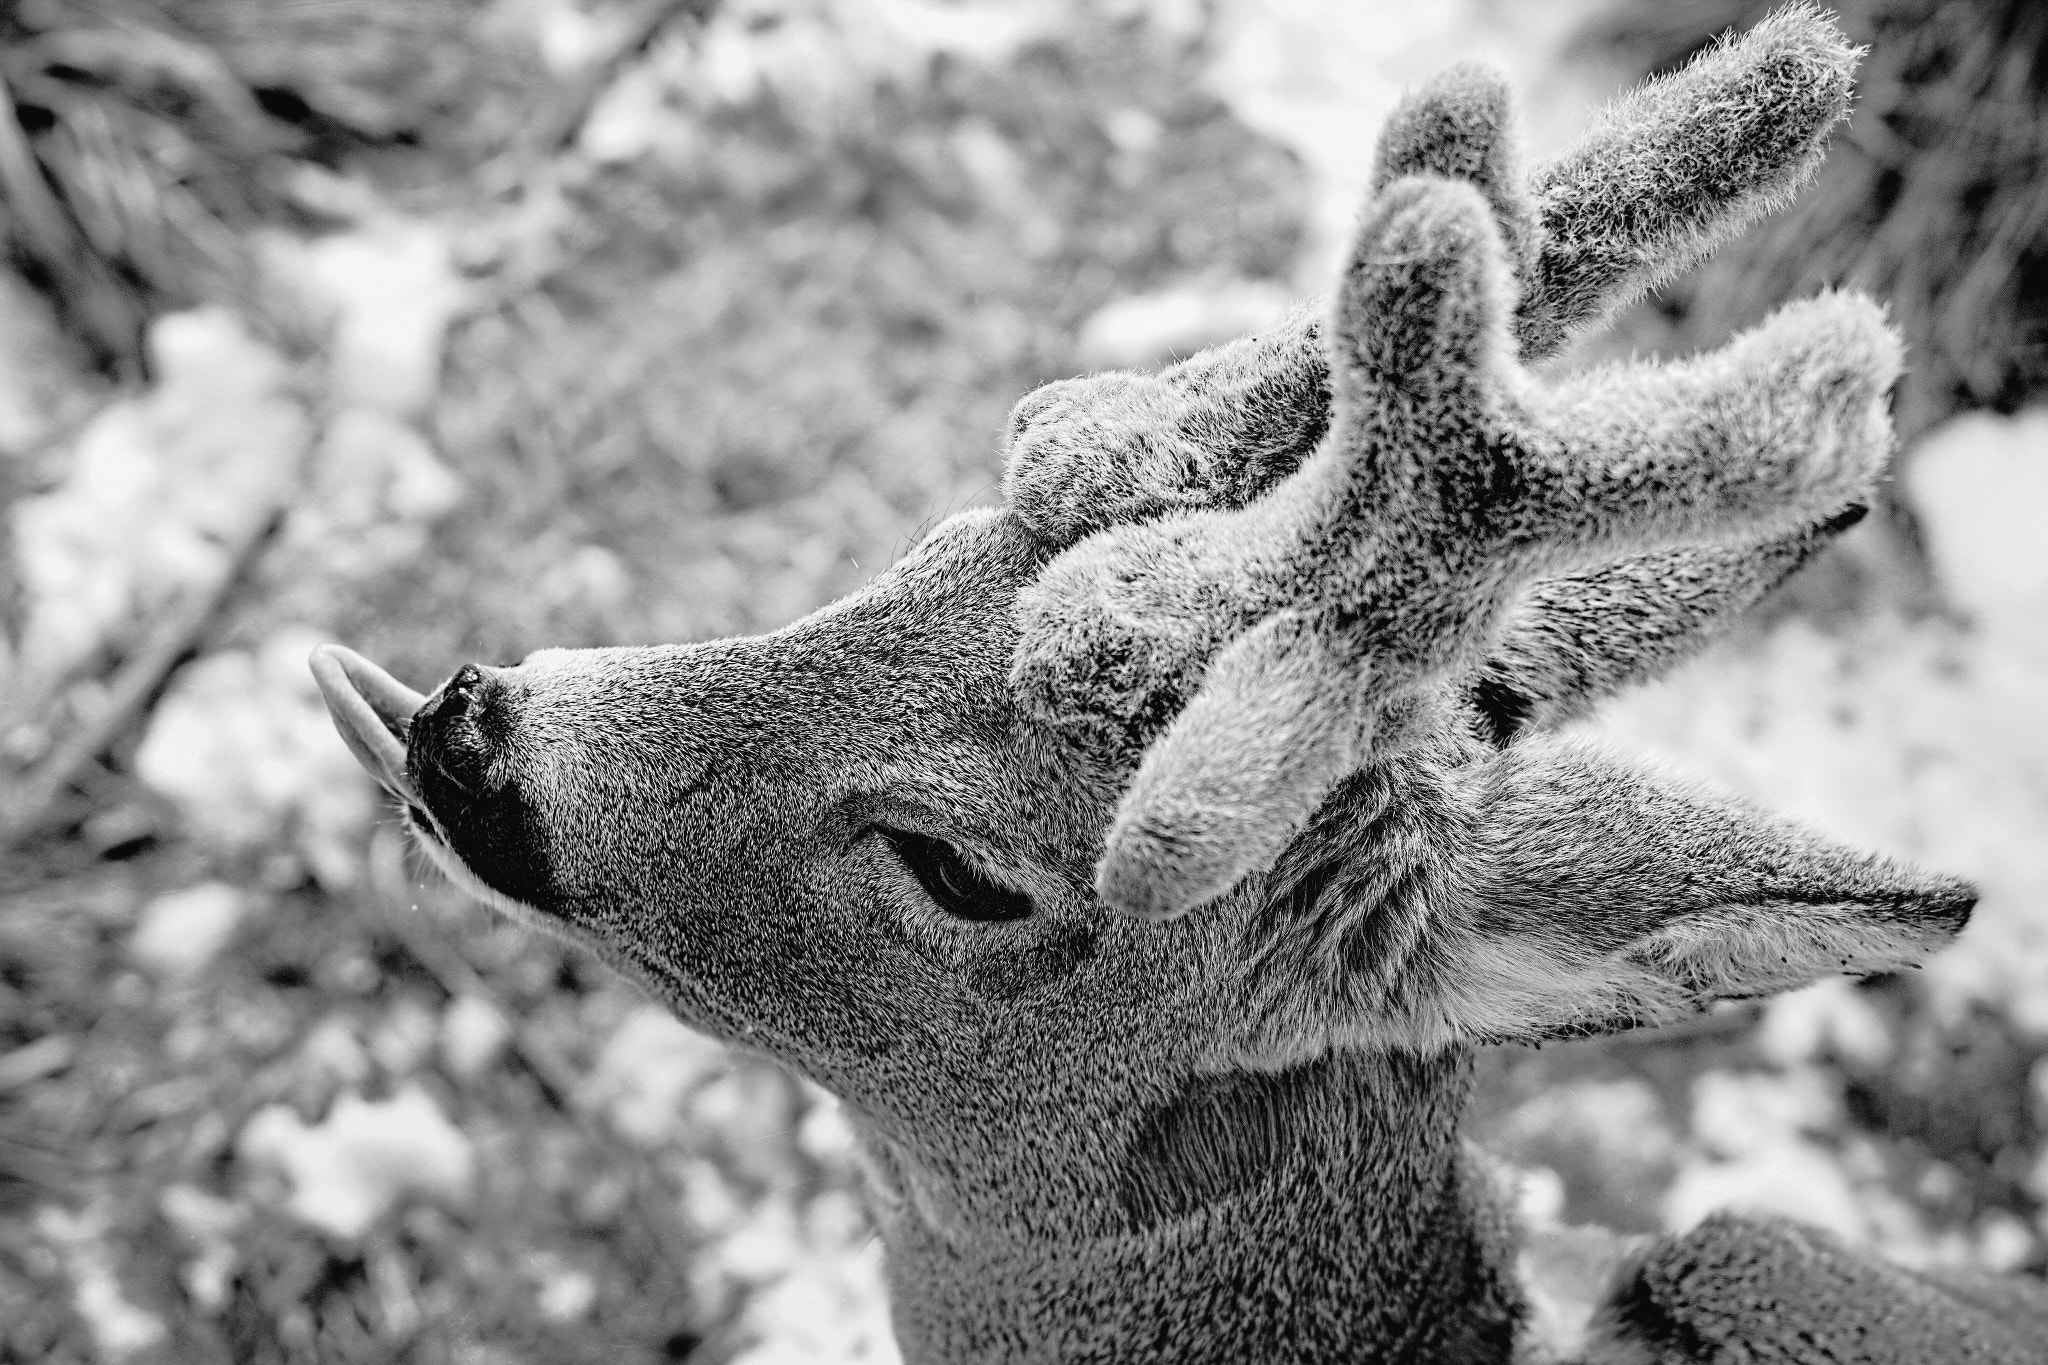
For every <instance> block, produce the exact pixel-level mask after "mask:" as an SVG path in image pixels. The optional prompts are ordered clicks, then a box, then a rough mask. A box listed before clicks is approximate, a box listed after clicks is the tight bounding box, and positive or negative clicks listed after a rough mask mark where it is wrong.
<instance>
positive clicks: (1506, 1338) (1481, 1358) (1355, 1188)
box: [871, 1053, 1521, 1365]
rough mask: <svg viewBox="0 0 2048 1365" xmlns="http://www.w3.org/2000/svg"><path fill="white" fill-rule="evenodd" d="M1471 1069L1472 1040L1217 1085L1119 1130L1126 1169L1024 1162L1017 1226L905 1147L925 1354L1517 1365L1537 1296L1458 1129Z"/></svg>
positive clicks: (910, 1336)
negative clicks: (959, 1192)
mask: <svg viewBox="0 0 2048 1365" xmlns="http://www.w3.org/2000/svg"><path fill="white" fill-rule="evenodd" d="M1470 1072H1471V1067H1470V1058H1469V1055H1466V1054H1462V1053H1454V1054H1446V1055H1440V1056H1436V1057H1432V1058H1427V1059H1418V1058H1413V1057H1403V1056H1386V1055H1378V1056H1357V1057H1331V1058H1325V1059H1323V1060H1320V1061H1317V1062H1314V1063H1311V1064H1308V1065H1305V1066H1301V1067H1298V1068H1296V1069H1294V1070H1291V1071H1286V1072H1281V1073H1274V1074H1252V1075H1247V1074H1242V1073H1240V1074H1236V1075H1232V1076H1228V1077H1213V1078H1205V1079H1202V1080H1199V1081H1196V1082H1194V1083H1192V1084H1191V1085H1190V1086H1189V1087H1188V1088H1187V1089H1186V1090H1185V1091H1184V1092H1183V1093H1182V1094H1181V1095H1180V1096H1179V1097H1178V1098H1176V1099H1175V1100H1173V1101H1171V1102H1169V1103H1167V1104H1165V1105H1164V1106H1162V1107H1160V1108H1158V1109H1156V1110H1154V1111H1152V1112H1151V1113H1148V1114H1145V1115H1142V1116H1140V1117H1139V1118H1138V1119H1137V1120H1136V1121H1135V1122H1129V1121H1126V1122H1122V1123H1118V1122H1115V1121H1112V1122H1110V1123H1109V1125H1108V1127H1109V1128H1110V1129H1111V1130H1113V1131H1115V1132H1116V1134H1117V1139H1116V1143H1117V1145H1119V1146H1121V1148H1122V1150H1123V1156H1122V1159H1121V1160H1120V1161H1115V1162H1108V1163H1102V1165H1101V1167H1094V1166H1090V1167H1085V1168H1082V1169H1069V1170H1066V1171H1063V1172H1062V1171H1052V1170H1047V1169H1045V1168H1043V1167H1041V1166H1038V1164H1037V1163H1035V1162H1031V1161H1028V1160H1024V1161H1019V1162H1018V1163H1017V1167H1018V1172H1019V1183H1020V1188H1019V1190H1018V1191H1017V1195H1016V1199H1017V1208H1018V1212H1017V1217H1016V1218H1015V1219H1014V1220H1005V1219H1002V1218H1000V1217H990V1216H988V1209H987V1206H986V1204H981V1205H980V1207H979V1208H978V1209H977V1210H976V1211H975V1213H974V1214H973V1215H971V1216H968V1217H965V1218H962V1217H960V1216H959V1215H958V1210H959V1208H960V1207H961V1206H960V1205H957V1204H956V1205H954V1206H953V1207H952V1208H951V1209H945V1208H941V1207H940V1205H941V1204H942V1203H943V1201H944V1200H945V1199H946V1192H945V1191H944V1190H935V1189H934V1188H933V1187H934V1185H935V1184H937V1183H943V1182H942V1180H941V1178H940V1177H938V1176H935V1175H934V1174H933V1173H932V1172H931V1171H930V1170H929V1169H927V1168H925V1163H922V1162H917V1161H916V1160H915V1158H905V1157H903V1155H902V1154H901V1153H900V1152H893V1153H890V1152H887V1151H886V1150H884V1154H883V1155H882V1156H881V1160H880V1163H879V1164H880V1165H881V1166H883V1167H885V1168H888V1169H884V1170H881V1171H878V1172H876V1174H877V1180H878V1183H879V1184H880V1185H881V1186H882V1189H881V1191H880V1195H881V1197H880V1199H879V1201H878V1202H879V1203H880V1205H881V1208H880V1221H881V1223H882V1236H883V1242H884V1245H885V1248H886V1251H887V1267H888V1277H889V1281H890V1293H891V1303H892V1312H893V1315H894V1319H895V1324H896V1331H897V1335H898V1338H899V1341H900V1343H901V1346H902V1350H903V1354H904V1358H905V1360H906V1361H908V1362H912V1365H920V1363H921V1362H939V1361H944V1362H948V1363H949V1365H953V1363H957V1362H977V1361H1055V1360H1057V1361H1081V1360H1104V1361H1110V1360H1114V1361H1143V1360H1171V1361H1200V1360H1216V1361H1233V1362H1235V1361H1246V1360H1257V1361H1262V1362H1285V1361H1330V1360H1344V1361H1360V1362H1365V1361H1389V1362H1391V1361H1417V1362H1421V1361H1430V1362H1450V1363H1452V1365H1466V1363H1469V1365H1478V1363H1479V1362H1488V1365H1492V1363H1493V1362H1506V1361H1507V1360H1508V1359H1509V1356H1510V1352H1511V1349H1512V1341H1513V1335H1514V1331H1515V1327H1516V1324H1517V1322H1518V1320H1519V1318H1520V1314H1521V1309H1520V1298H1519V1294H1518V1292H1517V1290H1516V1288H1515V1285H1514V1279H1513V1259H1514V1251H1513V1244H1512V1234H1511V1231H1510V1227H1509V1224H1508V1220H1507V1218H1506V1216H1505V1214H1504V1212H1503V1210H1502V1208H1501V1206H1500V1204H1499V1203H1498V1201H1497V1198H1496V1196H1495V1195H1494V1192H1493V1190H1492V1187H1491V1184H1490V1182H1489V1180H1488V1178H1487V1176H1486V1175H1485V1174H1484V1173H1483V1172H1482V1171H1480V1170H1479V1169H1477V1168H1476V1167H1475V1166H1474V1165H1473V1164H1472V1162H1471V1160H1470V1158H1469V1157H1468V1156H1467V1155H1466V1153H1465V1151H1464V1149H1463V1147H1462V1144H1461V1143H1460V1142H1459V1139H1458V1133H1457V1128H1458V1118H1459V1115H1460V1113H1461V1111H1462V1110H1463V1108H1464V1104H1465V1099H1466V1095H1467V1091H1468V1088H1469V1084H1470ZM1044 1142H1045V1144H1046V1145H1056V1144H1057V1143H1058V1139H1057V1138H1056V1137H1055V1136H1054V1135H1051V1134H1047V1135H1045V1136H1044ZM888 1146H889V1144H886V1143H882V1144H875V1145H874V1146H873V1147H872V1148H871V1150H883V1149H887V1148H888ZM905 1161H909V1162H912V1163H914V1166H913V1168H911V1169H906V1168H905V1166H904V1164H903V1163H904V1162H905ZM1025 1185H1028V1187H1029V1188H1022V1186H1025ZM1048 1189H1050V1190H1055V1191H1057V1192H1058V1194H1059V1197H1060V1199H1062V1200H1063V1201H1065V1204H1066V1205H1067V1206H1068V1207H1069V1208H1070V1209H1071V1213H1072V1216H1071V1218H1070V1219H1069V1220H1068V1221H1067V1223H1066V1226H1065V1227H1060V1226H1055V1225H1053V1224H1052V1223H1051V1222H1050V1221H1049V1220H1048V1219H1047V1218H1046V1217H1045V1212H1044V1211H1045V1208H1046V1199H1045V1194H1046V1191H1047V1190H1048ZM921 1191H922V1192H921ZM977 1203H979V1201H977Z"/></svg>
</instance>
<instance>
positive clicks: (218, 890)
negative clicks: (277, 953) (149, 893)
mask: <svg viewBox="0 0 2048 1365" xmlns="http://www.w3.org/2000/svg"><path fill="white" fill-rule="evenodd" d="M252 908H253V903H252V902H251V900H250V897H249V895H248V893H247V892H245V891H243V890H242V889H241V888H240V887H237V886H230V885H228V884H227V883H226V882H201V883H200V884H199V885H198V886H191V887H187V888H186V889H185V890H183V891H173V892H171V893H170V894H169V895H166V896H158V897H157V898H156V899H155V900H153V901H151V902H150V903H149V904H148V905H147V906H145V907H144V908H143V911H142V917H141V919H140V920H138V921H137V923H136V926H135V932H134V934H133V935H132V936H130V938H129V940H128V954H129V956H130V957H132V958H134V959H135V961H136V962H137V963H138V964H139V965H140V966H142V967H144V968H146V969H148V970H149V971H151V972H153V973H155V974H156V975H157V976H160V977H164V978H167V979H171V980H184V979H188V978H190V977H194V976H197V975H198V974H199V973H200V972H202V971H204V970H205V969H206V967H207V965H208V964H209V963H211V962H212V961H213V960H214V958H216V957H218V956H219V955H220V950H221V949H223V948H225V947H226V946H227V944H228V940H229V939H231V938H233V937H234V933H235V930H236V929H238V928H239V927H241V923H242V920H243V919H244V918H245V917H246V916H247V915H248V913H249V911H250V910H251V909H252Z"/></svg>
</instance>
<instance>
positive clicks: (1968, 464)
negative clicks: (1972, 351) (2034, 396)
mask: <svg viewBox="0 0 2048 1365" xmlns="http://www.w3.org/2000/svg"><path fill="white" fill-rule="evenodd" d="M1905 482H1906V492H1907V495H1908V496H1909V497H1910V498H1911V499H1912V503H1913V507H1914V510H1915V511H1917V512H1918V513H1919V514H1920V525H1921V529H1922V531H1923V532H1924V533H1925V535H1926V538H1927V549H1928V553H1929V554H1930V555H1931V556H1932V557H1933V559H1934V569H1935V574H1936V576H1937V577H1938V579H1939V580H1940V582H1941V585H1942V587H1943V588H1944V589H1946V590H1947V592H1948V594H1949V596H1950V597H1951V598H1952V599H1953V600H1954V601H1955V602H1956V604H1957V605H1958V606H1961V607H1963V608H1964V609H1965V610H1967V611H1969V612H1971V613H1972V614H1973V615H1977V616H1980V617H1989V618H2002V619H2011V618H2021V617H2040V616H2042V615H2044V614H2048V529H2044V528H2048V408H2033V409H2029V410H2028V411H2025V412H2021V413H2017V414H2015V415H2014V416H2011V417H1999V416H1994V415H1992V414H1990V413H1981V412H1979V413H1969V414H1967V415H1965V416H1962V417H1957V418H1954V419H1953V420H1951V421H1948V422H1945V423H1943V424H1942V425H1941V426H1939V427H1937V428H1936V429H1935V430H1934V431H1932V432H1930V433H1929V434H1928V435H1927V437H1926V439H1925V440H1923V441H1922V442H1921V444H1920V445H1919V446H1918V447H1917V448H1916V449H1915V451H1914V452H1913V455H1912V458H1911V459H1910V460H1908V461H1907V462H1906V473H1905Z"/></svg>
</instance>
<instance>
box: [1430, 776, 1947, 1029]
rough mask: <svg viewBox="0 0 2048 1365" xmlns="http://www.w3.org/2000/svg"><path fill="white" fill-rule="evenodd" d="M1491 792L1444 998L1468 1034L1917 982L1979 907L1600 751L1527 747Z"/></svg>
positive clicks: (1479, 812) (1607, 1023) (1620, 1023)
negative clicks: (1920, 970)
mask: <svg viewBox="0 0 2048 1365" xmlns="http://www.w3.org/2000/svg"><path fill="white" fill-rule="evenodd" d="M1476 780H1477V783H1478V787H1477V790H1476V791H1475V792H1474V793H1473V796H1474V797H1475V798H1476V802H1475V808H1474V814H1475V816H1476V820H1477V828H1476V831H1475V832H1476V833H1477V834H1478V836H1479V841H1478V851H1477V853H1476V855H1475V859H1474V862H1473V863H1472V865H1471V866H1470V867H1469V869H1468V870H1467V874H1466V876H1465V878H1464V879H1463V880H1464V881H1465V883H1466V888H1465V889H1466V895H1465V897H1463V899H1464V900H1465V902H1466V907H1467V909H1466V913H1465V914H1463V915H1461V916H1459V917H1458V918H1459V919H1460V920H1461V921H1462V925H1461V928H1462V931H1463V933H1464V934H1466V935H1469V941H1468V942H1467V943H1465V944H1463V945H1461V946H1460V950H1458V951H1454V953H1453V954H1452V956H1451V958H1450V959H1449V960H1448V961H1447V962H1446V964H1445V965H1446V967H1447V968H1448V975H1447V977H1446V978H1445V980H1444V981H1443V982H1442V983H1441V984H1442V989H1443V995H1442V998H1441V1000H1442V1003H1441V1008H1442V1010H1443V1012H1444V1015H1445V1022H1446V1023H1447V1024H1449V1025H1450V1027H1451V1028H1452V1029H1453V1030H1454V1031H1455V1032H1457V1033H1461V1034H1464V1035H1466V1036H1472V1037H1484V1038H1542V1037H1551V1036H1557V1035H1560V1034H1576V1033H1586V1032H1603V1031H1608V1030H1612V1029H1617V1028H1625V1027H1629V1026H1632V1025H1636V1024H1643V1023H1657V1022H1662V1021H1664V1020H1667V1019H1671V1018H1675V1017H1679V1016H1682V1015H1684V1014H1687V1013H1690V1012H1692V1011H1694V1010H1696V1009H1698V1008H1700V1007H1703V1006H1705V1005H1707V1004H1710V1003H1712V1002H1714V1001H1716V1000H1726V999H1735V998H1742V997H1748V996H1758V995H1767V994H1771V993H1773V992H1777V991H1783V990H1790V989H1792V988H1793V987H1796V986H1804V985H1807V984H1809V983H1811V982H1813V981H1817V980H1819V979H1820V978H1821V977H1824V976H1831V975H1835V974H1838V973H1839V974H1847V975H1852V976H1867V975H1871V974H1874V973H1879V972H1887V971H1896V970H1898V969H1900V968H1904V967H1911V966H1915V965H1917V964H1918V963H1919V962H1920V961H1921V960H1922V959H1923V958H1925V957H1926V956H1927V955H1928V954H1930V953H1932V952H1933V951H1935V950H1936V949H1937V948H1939V947H1941V946H1942V945H1943V944H1944V943H1946V942H1947V941H1948V939H1949V938H1951V937H1952V936H1954V935H1955V934H1956V932H1957V931H1959V930H1960V929H1961V928H1962V927H1963V925H1964V923H1965V922H1966V921H1967V920H1968V919H1969V916H1970V910H1971V908H1972V907H1973V906H1974V905H1975V904H1976V900H1977V896H1976V892H1975V890H1974V889H1972V888H1971V887H1970V886H1969V885H1968V884H1966V883H1964V882H1961V881H1958V880H1956V879H1954V878H1949V877H1941V876H1935V875H1932V874H1929V873H1926V872H1921V871H1918V870H1916V869H1913V868H1909V867H1906V866H1904V865H1902V864H1899V863H1896V862H1893V861H1891V860H1889V859H1886V858H1882V857H1879V856H1876V855H1874V854H1867V853H1860V852H1857V851H1855V850H1852V849H1848V848H1845V847H1842V846H1841V845H1838V844H1835V843H1833V842H1831V841H1829V840H1826V839H1823V838H1821V837H1819V836H1818V835H1815V834H1813V833H1812V832H1810V831H1808V830H1806V829H1803V828H1801V827H1800V826H1798V825H1795V824H1793V823H1792V822H1790V821H1788V820H1782V819H1779V818H1777V817H1774V816H1769V815H1765V814H1762V813H1759V812H1757V811H1754V810H1752V809H1750V808H1749V807H1747V806H1745V805H1743V804H1741V803H1739V802H1737V801H1734V800H1731V799H1728V798H1726V797H1721V796H1716V795H1710V794H1707V793H1704V792H1702V791H1700V790H1699V789H1698V788H1697V787H1695V786H1694V785H1692V784H1690V783H1686V782H1684V781H1681V780H1679V779H1676V778H1674V777H1671V776H1669V775H1666V774H1662V773H1658V772H1655V771H1654V770H1651V769H1648V768H1646V767H1643V766H1640V765H1636V764H1631V763H1627V762H1624V761H1622V760H1619V759H1617V758H1614V757H1612V756H1610V755H1608V754H1606V753H1605V752H1603V751H1601V750H1600V749H1598V748H1595V747H1593V746H1590V745H1587V744H1584V743H1573V742H1563V741H1538V742H1533V743H1528V744H1524V745H1520V746H1517V747H1515V748H1512V749H1509V750H1507V751H1505V752H1503V753H1501V754H1500V755H1498V756H1496V757H1495V758H1493V759H1491V760H1489V761H1488V762H1487V763H1486V764H1484V765H1483V766H1482V767H1481V768H1480V769H1479V771H1478V773H1477V775H1476ZM1459 959H1463V961H1462V963H1461V962H1460V961H1459Z"/></svg>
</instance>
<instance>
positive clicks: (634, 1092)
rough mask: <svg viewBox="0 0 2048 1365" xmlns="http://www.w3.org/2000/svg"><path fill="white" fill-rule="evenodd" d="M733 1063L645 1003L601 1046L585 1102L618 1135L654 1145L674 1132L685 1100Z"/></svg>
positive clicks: (717, 1048) (714, 1045) (722, 1051)
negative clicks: (610, 1123) (598, 1113)
mask: <svg viewBox="0 0 2048 1365" xmlns="http://www.w3.org/2000/svg"><path fill="white" fill-rule="evenodd" d="M731 1064H732V1063H731V1059H730V1058H729V1057H728V1056H727V1055H726V1052H725V1049H724V1048H722V1047H720V1046H719V1045H718V1044H717V1043H714V1042H712V1041H711V1040H710V1039H709V1038H706V1037H704V1036H703V1035H702V1034H698V1033H693V1032H691V1031H690V1030H689V1029H687V1028H684V1027H683V1026H682V1025H681V1024H679V1023H677V1022H676V1020H675V1017H674V1016H673V1015H671V1014H669V1012H668V1011H666V1010H664V1009H660V1008H658V1007H656V1006H653V1005H646V1006H642V1007H641V1008H639V1009H636V1010H635V1011H634V1012H633V1013H631V1014H629V1015H627V1016H626V1019H625V1021H624V1022H623V1023H621V1024H620V1025H619V1028H618V1031H617V1032H615V1033H613V1034H612V1036H611V1038H610V1039H609V1040H608V1041H607V1042H606V1043H605V1046H604V1051H603V1052H601V1053H600V1054H598V1059H597V1067H596V1069H595V1070H594V1071H593V1072H592V1074H591V1077H590V1080H589V1083H588V1085H587V1088H586V1090H585V1098H586V1100H587V1102H588V1103H590V1104H591V1105H592V1106H593V1107H594V1108H596V1109H598V1110H599V1111H601V1112H602V1113H604V1114H605V1115H606V1116H607V1117H608V1118H610V1120H611V1122H612V1126H613V1127H614V1128H616V1129H617V1130H618V1131H619V1132H620V1133H621V1134H622V1135H624V1136H625V1137H627V1138H630V1139H632V1140H633V1141H635V1142H638V1143H641V1144H643V1145H646V1146H649V1147H652V1146H657V1145H659V1144H661V1143H663V1142H666V1141H668V1140H669V1139H670V1138H672V1137H673V1136H674V1135H675V1134H676V1132H677V1131H678V1129H679V1127H680V1125H681V1120H682V1114H683V1101H684V1099H685V1098H687V1097H688V1096H689V1095H690V1094H691V1093H692V1092H694V1091H695V1090H696V1089H697V1088H698V1086H699V1085H700V1084H702V1083H703V1082H704V1081H705V1080H706V1079H707V1078H709V1077H711V1076H713V1075H716V1074H718V1073H721V1072H724V1071H726V1070H727V1069H729V1068H730V1066H731Z"/></svg>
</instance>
